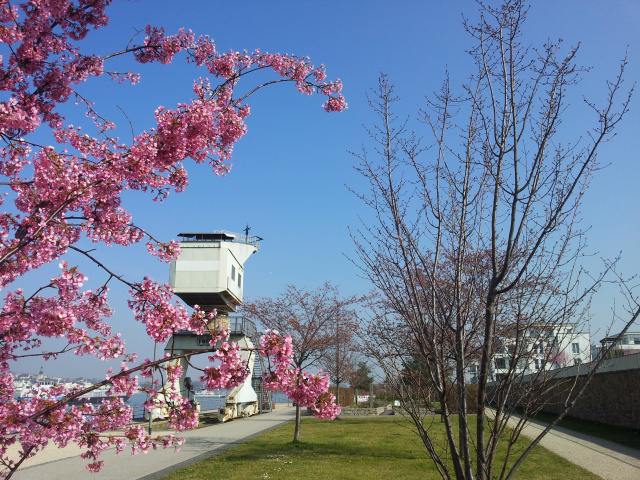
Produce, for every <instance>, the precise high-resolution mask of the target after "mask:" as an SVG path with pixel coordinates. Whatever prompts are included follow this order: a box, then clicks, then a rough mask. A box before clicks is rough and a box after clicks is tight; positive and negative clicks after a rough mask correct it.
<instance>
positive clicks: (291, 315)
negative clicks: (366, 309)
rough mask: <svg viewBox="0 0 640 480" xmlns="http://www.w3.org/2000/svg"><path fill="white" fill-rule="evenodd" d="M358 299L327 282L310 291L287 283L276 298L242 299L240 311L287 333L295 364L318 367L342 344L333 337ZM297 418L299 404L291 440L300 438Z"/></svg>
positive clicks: (295, 365) (349, 317)
mask: <svg viewBox="0 0 640 480" xmlns="http://www.w3.org/2000/svg"><path fill="white" fill-rule="evenodd" d="M360 301H362V299H361V298H359V297H357V296H350V297H346V298H343V297H341V296H340V292H339V290H338V288H337V287H335V286H333V285H331V284H330V283H328V282H327V283H325V284H324V285H323V286H322V287H319V288H317V289H316V290H313V291H307V290H305V289H304V288H298V287H296V286H294V285H289V286H287V288H286V290H285V292H284V293H283V294H282V295H280V296H279V297H277V298H274V299H272V298H260V299H257V300H255V301H250V302H245V304H244V306H243V307H242V309H243V310H242V311H243V314H244V316H245V317H247V318H249V319H251V320H253V321H254V322H256V323H258V324H259V325H261V326H262V327H263V328H265V329H267V328H268V329H271V330H278V331H279V332H280V333H281V334H283V335H290V336H291V341H292V346H293V349H294V357H293V363H294V367H296V368H298V369H300V370H301V371H302V370H304V369H308V368H309V367H312V366H317V365H318V364H319V362H320V361H321V360H322V359H324V358H326V357H325V355H327V354H328V352H329V351H333V350H335V348H336V345H337V343H341V340H336V339H337V336H336V334H337V332H339V331H340V332H341V331H342V326H343V325H345V324H346V323H350V322H352V321H353V319H354V318H355V313H354V312H353V310H352V307H353V306H354V305H356V304H357V303H359V302H360ZM336 325H338V326H339V327H336ZM337 373H338V374H339V375H338V376H336V377H334V376H333V371H329V374H330V376H331V378H332V380H333V381H334V382H339V381H340V378H341V377H340V373H341V372H337ZM343 381H344V380H343ZM300 419H301V411H300V406H299V405H296V426H295V432H294V438H293V439H294V441H299V440H300Z"/></svg>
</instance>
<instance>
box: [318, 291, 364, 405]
mask: <svg viewBox="0 0 640 480" xmlns="http://www.w3.org/2000/svg"><path fill="white" fill-rule="evenodd" d="M360 300H362V299H360ZM358 329H359V323H358V321H357V317H356V315H355V312H350V314H349V315H343V316H340V317H336V318H334V319H333V321H332V322H331V324H330V325H329V331H330V332H331V336H332V341H331V345H330V346H329V348H327V349H326V350H325V351H324V352H323V353H322V355H321V357H320V362H319V364H320V366H321V367H322V369H323V370H324V371H325V372H327V373H328V374H329V376H330V377H331V380H332V381H333V384H334V385H335V386H336V398H337V400H336V402H337V403H338V404H340V385H341V384H343V383H346V382H349V380H350V379H351V378H353V375H354V373H355V371H356V364H357V362H358V352H357V345H356V335H357V332H358Z"/></svg>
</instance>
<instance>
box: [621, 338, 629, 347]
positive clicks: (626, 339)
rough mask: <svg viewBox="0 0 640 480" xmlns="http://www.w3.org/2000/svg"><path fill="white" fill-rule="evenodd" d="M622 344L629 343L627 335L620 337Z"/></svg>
mask: <svg viewBox="0 0 640 480" xmlns="http://www.w3.org/2000/svg"><path fill="white" fill-rule="evenodd" d="M622 345H629V338H628V337H622Z"/></svg>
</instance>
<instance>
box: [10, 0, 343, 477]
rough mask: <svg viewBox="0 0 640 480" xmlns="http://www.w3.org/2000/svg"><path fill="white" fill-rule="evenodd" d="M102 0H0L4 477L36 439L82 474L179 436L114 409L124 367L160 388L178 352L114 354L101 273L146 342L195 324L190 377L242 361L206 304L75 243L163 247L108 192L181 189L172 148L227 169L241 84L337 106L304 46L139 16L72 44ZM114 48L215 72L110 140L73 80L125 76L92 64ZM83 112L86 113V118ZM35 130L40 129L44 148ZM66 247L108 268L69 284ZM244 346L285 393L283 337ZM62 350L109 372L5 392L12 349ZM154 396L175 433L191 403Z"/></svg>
mask: <svg viewBox="0 0 640 480" xmlns="http://www.w3.org/2000/svg"><path fill="white" fill-rule="evenodd" d="M110 3H111V0H74V1H71V0H30V1H28V2H24V3H20V4H18V3H17V2H15V4H14V2H8V1H4V2H1V3H0V22H2V27H1V28H0V42H1V46H0V49H1V51H0V54H1V57H0V90H1V92H2V93H1V94H0V142H1V145H0V175H2V176H3V177H4V179H3V180H2V187H3V192H2V196H1V197H0V204H3V205H5V209H4V211H2V212H0V231H1V235H2V236H1V239H0V288H2V289H4V298H3V305H2V312H1V313H0V371H2V373H3V375H2V376H0V464H1V465H2V468H3V471H2V472H0V474H1V475H4V476H6V477H11V476H12V474H13V473H14V472H15V471H16V469H18V468H19V467H20V465H21V464H22V462H23V461H24V460H25V459H26V458H28V457H30V456H33V455H34V454H36V453H37V452H38V451H39V450H41V449H42V448H43V447H44V446H45V445H47V444H48V443H49V442H53V443H55V444H56V445H57V446H59V447H64V446H66V445H67V444H69V443H76V444H78V445H80V446H81V447H84V448H85V449H86V451H85V452H84V453H83V457H84V458H85V459H88V460H89V464H88V469H89V470H91V471H98V470H100V469H101V468H102V466H103V465H102V462H101V461H100V460H99V455H100V452H101V451H102V450H104V449H106V448H109V447H111V446H113V445H115V447H116V448H117V450H118V451H122V450H123V449H124V448H125V446H126V444H127V442H129V443H130V445H131V448H132V451H133V453H136V452H137V451H146V450H147V449H149V448H157V447H159V446H160V447H165V448H166V447H169V446H176V445H178V444H179V443H180V440H179V439H177V438H175V437H173V436H172V435H168V436H166V437H164V438H162V439H151V438H149V436H147V435H146V434H145V431H144V429H143V428H141V427H140V426H136V425H132V424H131V417H132V412H131V409H130V407H128V406H125V405H124V404H123V402H122V400H121V399H119V398H118V397H117V395H119V394H132V393H134V392H135V391H137V388H138V385H137V377H136V375H135V374H137V373H140V374H142V375H143V376H151V374H152V371H153V370H154V369H162V370H163V375H164V376H165V377H166V380H167V381H166V384H171V383H172V380H174V379H175V378H177V377H179V376H180V374H181V372H180V368H179V367H175V365H174V364H172V363H170V362H169V361H170V360H173V359H175V358H177V357H178V355H173V356H168V357H165V358H162V359H160V360H156V361H150V360H145V361H144V362H142V363H139V364H138V363H136V355H135V353H125V348H124V342H123V341H122V339H121V337H120V335H119V334H118V333H116V332H114V331H112V328H111V327H110V326H109V324H108V323H107V322H106V319H108V318H109V317H110V316H111V315H112V314H113V311H112V309H111V308H110V306H109V304H108V299H107V294H108V290H109V287H108V283H109V282H114V281H115V282H122V283H124V284H125V285H126V286H127V287H128V289H129V291H130V295H131V298H130V300H129V306H130V307H131V309H132V311H133V313H134V316H135V319H136V320H137V321H140V322H142V323H143V324H144V325H145V327H146V331H147V333H148V335H149V336H150V337H151V338H152V339H153V340H154V341H156V342H164V341H166V340H167V339H168V338H169V337H170V336H171V335H172V334H173V333H174V332H175V331H177V330H181V329H188V330H191V331H193V332H195V333H198V334H209V335H211V351H210V354H211V356H210V359H211V360H212V362H214V363H212V365H211V366H210V367H208V368H207V369H206V372H205V375H204V376H203V378H202V379H203V380H204V381H206V383H207V387H208V388H229V387H232V386H234V385H237V384H239V383H241V382H243V381H244V379H245V377H246V375H247V369H246V366H245V365H244V364H243V363H242V360H241V357H240V355H239V353H238V349H239V347H238V346H237V345H235V344H234V343H228V342H227V341H226V340H227V336H228V332H226V331H222V332H217V331H211V332H210V331H209V330H207V328H206V325H207V322H208V320H210V317H211V316H212V315H213V312H212V313H208V314H205V313H204V312H202V311H200V310H199V309H197V308H196V309H195V311H194V312H193V313H190V312H189V311H187V309H186V308H185V307H184V306H182V305H181V304H179V303H178V302H176V301H174V299H173V296H172V292H171V289H170V287H169V286H167V285H162V284H160V283H158V282H156V281H154V280H152V279H150V278H144V279H142V280H138V281H135V280H130V279H127V278H125V277H124V276H123V275H121V274H120V273H119V272H118V270H117V266H111V265H104V264H103V263H101V262H100V261H99V260H98V259H97V258H96V257H95V255H94V253H93V250H92V249H90V248H87V247H86V245H88V244H91V243H99V244H103V245H107V246H111V245H121V246H130V245H133V244H135V243H138V242H143V241H144V242H145V243H146V245H147V248H148V250H149V253H150V254H151V255H154V256H156V257H157V258H158V259H160V260H161V261H166V262H168V261H170V260H171V259H172V258H176V257H177V255H178V253H179V245H178V243H176V242H174V241H170V242H162V241H159V240H157V239H155V238H154V237H153V236H152V235H151V234H150V233H148V232H146V231H144V230H143V229H141V228H140V227H138V226H137V225H136V224H135V223H134V220H133V218H132V215H131V214H130V213H129V212H127V211H126V210H125V208H124V207H123V202H122V194H123V193H124V192H126V191H127V190H137V191H141V192H145V193H147V194H149V195H150V196H151V197H152V198H153V200H155V201H162V200H163V199H165V198H166V197H167V195H168V194H169V193H170V192H171V191H172V190H173V191H175V192H181V191H182V190H184V188H185V187H186V186H187V181H188V177H187V170H186V169H185V166H184V162H185V161H187V160H188V159H191V160H193V161H194V162H195V163H203V162H208V163H209V164H210V165H211V168H212V170H213V172H214V173H215V174H224V173H227V172H228V171H229V169H230V164H229V163H228V161H229V159H230V158H231V154H232V150H233V146H234V144H235V143H236V142H237V141H238V140H239V139H240V138H241V137H242V136H243V135H244V134H245V133H246V125H245V120H246V118H247V116H248V115H249V114H250V109H249V105H248V104H247V103H246V99H247V97H248V96H249V95H250V93H253V92H255V91H256V90H258V89H260V88H262V87H264V86H266V85H269V84H273V83H278V82H292V83H293V84H294V85H295V87H296V88H297V90H298V91H300V92H301V93H303V94H306V95H310V94H313V93H319V94H321V95H324V96H325V97H326V102H325V103H324V109H325V110H326V111H328V112H332V111H341V110H343V109H344V108H346V103H345V101H344V98H343V97H342V95H341V94H340V91H341V88H342V86H341V83H340V81H326V80H325V70H324V67H319V68H317V67H314V66H313V65H312V64H311V63H309V60H308V59H307V58H302V57H296V56H292V55H280V54H272V53H262V52H260V51H254V52H246V51H245V52H240V53H238V52H227V53H221V52H218V51H217V50H216V46H215V44H214V42H213V40H212V39H211V38H209V37H208V36H196V35H195V34H194V33H192V32H191V31H188V30H180V31H179V32H177V33H176V34H173V35H168V34H166V33H165V31H164V29H163V28H158V27H153V26H147V27H146V36H145V37H144V39H143V40H142V41H141V42H140V43H138V44H134V43H129V45H128V46H127V47H126V48H124V49H122V50H120V51H118V52H117V53H114V54H112V55H106V56H98V55H95V54H92V53H90V52H85V51H84V50H82V48H81V46H80V45H81V44H82V42H81V41H82V40H83V39H85V37H87V35H88V34H89V33H90V32H91V31H92V30H94V29H98V28H103V27H105V26H106V25H107V23H108V16H107V12H106V9H107V7H108V6H109V4H110ZM123 55H129V56H132V57H133V59H134V60H135V61H136V62H139V63H141V64H144V63H160V64H163V65H166V64H169V63H172V62H173V61H174V60H177V59H179V58H183V59H185V60H186V62H187V63H190V64H193V65H195V66H197V67H201V68H202V69H203V72H205V75H209V76H211V77H213V78H215V79H216V80H217V82H218V84H217V85H216V84H213V83H211V82H210V81H209V80H207V79H205V78H202V79H198V80H196V81H195V82H194V86H193V98H192V99H190V100H189V101H188V102H184V103H180V104H178V105H176V106H175V107H173V108H166V107H162V106H160V107H158V109H157V110H156V112H155V125H153V126H152V127H151V128H149V129H148V130H145V131H142V132H140V133H137V134H134V135H133V138H132V139H131V140H130V141H128V142H127V141H124V140H122V139H121V138H119V137H117V136H115V130H116V126H115V124H114V123H112V122H111V121H109V120H108V119H106V118H104V117H103V116H102V115H101V114H100V113H99V112H98V111H96V109H95V108H94V104H93V103H92V100H91V99H89V98H85V97H84V96H82V95H81V94H80V93H79V92H78V90H77V86H79V85H81V84H83V83H84V82H90V81H91V80H92V79H93V78H94V77H103V76H108V77H111V78H112V79H113V80H115V81H117V82H120V83H122V82H130V83H132V84H136V83H137V82H138V79H139V75H138V74H136V73H133V72H114V71H109V70H108V69H107V67H108V63H109V61H110V60H111V59H112V58H114V57H117V56H123ZM261 70H270V71H271V72H272V73H273V75H274V78H273V79H272V80H270V81H268V82H266V83H263V84H259V85H254V86H253V87H252V88H251V89H249V90H248V91H249V92H250V93H247V94H242V95H236V87H237V85H238V84H239V82H240V80H241V78H242V77H245V76H247V75H249V74H251V73H254V72H257V71H261ZM78 111H79V112H78ZM70 112H71V113H70ZM73 112H75V113H81V114H82V115H81V118H82V120H77V121H78V124H77V125H73V124H71V123H70V122H71V119H70V118H68V117H69V116H70V115H72V114H73ZM85 115H86V117H88V119H89V120H90V121H89V124H88V126H87V125H86V123H87V120H85V119H84V116H85ZM82 123H84V124H85V125H80V124H82ZM83 126H84V127H85V129H84V130H83V128H82V127H83ZM43 138H51V140H50V142H51V143H52V145H50V144H46V143H45V142H44V141H42V139H43ZM46 142H49V140H47V141H46ZM70 251H74V252H76V253H78V254H80V255H81V256H82V258H86V260H87V262H88V263H89V264H94V265H97V266H98V267H99V268H101V269H103V270H104V272H106V274H107V276H108V278H109V280H108V281H107V282H106V283H104V284H103V285H102V286H100V287H99V288H95V289H92V290H85V289H83V283H84V282H85V281H86V278H85V276H84V275H83V274H82V273H81V271H80V270H79V266H71V265H70V264H69V263H68V260H66V259H65V258H64V257H65V255H66V254H67V253H68V252H70ZM52 262H56V263H58V264H59V266H60V273H59V275H57V276H56V277H55V278H53V279H51V280H49V281H45V282H43V284H42V285H41V286H40V288H37V289H36V290H35V291H31V292H27V291H24V290H23V289H21V288H17V287H15V286H14V287H13V288H12V284H14V285H15V282H16V281H18V280H19V279H20V278H21V277H22V276H23V275H25V274H26V273H28V272H33V271H35V270H38V269H39V268H41V267H44V266H46V265H48V264H50V263H52ZM46 338H62V339H64V340H66V342H67V343H68V346H67V347H66V348H64V349H62V350H61V351H55V352H53V351H47V350H46V348H45V346H46V344H43V339H46ZM258 350H260V353H261V354H263V355H267V356H271V357H272V360H271V364H273V365H275V366H276V367H275V368H274V369H273V370H272V371H271V372H269V373H268V381H269V384H270V385H271V386H272V388H281V389H283V390H285V391H287V392H289V391H291V389H292V388H293V387H292V385H291V376H290V374H289V366H290V364H291V356H292V352H291V348H290V340H289V339H288V337H283V336H281V335H278V334H277V333H276V332H268V333H267V334H266V335H265V337H264V338H263V340H262V342H261V344H260V347H259V349H258ZM64 352H73V353H75V354H76V355H94V356H97V357H99V358H101V359H115V358H121V359H122V364H121V371H120V372H117V373H114V372H109V373H108V376H107V379H106V380H105V381H103V382H101V383H98V384H96V385H93V386H91V387H88V388H85V389H77V388H75V389H69V388H66V387H64V386H57V387H55V388H53V389H51V390H50V391H49V394H50V395H48V396H44V397H38V398H35V397H34V398H33V399H31V400H29V401H24V400H19V399H17V398H14V396H13V395H14V393H15V392H14V387H13V383H12V376H11V374H9V369H10V365H11V362H12V361H15V360H18V359H20V358H21V357H23V356H27V355H30V356H33V355H42V357H43V358H44V359H45V360H46V359H50V358H55V357H57V356H58V355H60V354H62V353H64ZM199 353H202V352H199ZM305 379H306V380H305V382H304V383H303V384H302V385H300V384H299V383H297V384H296V386H295V395H296V401H298V402H300V403H302V404H307V405H309V406H312V407H313V408H314V411H315V412H316V414H317V415H319V416H324V417H332V416H334V415H335V414H336V412H335V407H334V406H333V405H332V399H331V397H330V396H329V395H328V394H327V393H326V392H327V387H328V382H327V381H326V380H325V379H323V378H319V377H315V376H313V375H309V376H306V377H305ZM102 385H110V388H111V392H112V394H113V397H112V398H110V399H109V400H108V401H105V402H104V403H103V404H102V405H99V406H93V405H89V404H85V405H81V406H71V401H72V400H73V399H75V398H77V397H79V396H80V395H82V394H84V393H86V392H88V391H90V390H92V389H95V388H98V387H99V386H102ZM160 390H161V389H159V388H155V386H152V387H151V388H150V389H149V396H150V399H149V402H148V404H147V406H148V407H149V408H151V406H152V405H153V402H154V399H156V397H157V395H158V394H159V393H160ZM162 393H164V396H163V397H162V398H164V400H163V402H165V403H166V407H167V408H168V410H169V417H170V424H171V426H172V427H174V428H175V429H177V430H178V431H180V430H183V429H187V428H193V427H194V426H195V425H197V422H198V416H197V412H196V411H194V410H192V409H191V406H190V405H189V403H188V402H187V401H186V400H185V399H181V398H180V397H179V396H177V395H176V394H172V393H171V392H162ZM291 393H293V392H291ZM60 397H61V399H59V400H56V398H60ZM156 400H157V399H156ZM114 429H122V430H123V431H124V437H122V436H120V437H115V436H113V435H110V434H109V432H111V431H113V430H114ZM16 434H17V435H16ZM16 442H19V443H20V445H21V447H20V453H19V455H18V457H16V458H12V457H10V455H8V453H7V448H8V447H9V446H10V445H12V444H14V443H16Z"/></svg>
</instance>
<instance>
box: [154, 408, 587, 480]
mask: <svg viewBox="0 0 640 480" xmlns="http://www.w3.org/2000/svg"><path fill="white" fill-rule="evenodd" d="M213 428H215V427H213ZM293 428H294V426H293V423H288V424H286V425H283V426H282V427H279V428H276V429H274V430H271V431H269V432H267V433H265V434H262V435H260V436H258V437H255V438H253V439H251V440H248V441H247V442H244V443H242V444H240V445H236V446H234V447H232V448H230V449H228V450H225V451H223V452H220V453H217V454H215V455H213V456H212V457H210V458H209V459H206V460H203V461H201V462H198V463H195V464H193V465H191V466H189V467H186V468H183V469H180V470H177V471H176V472H174V473H172V474H171V475H168V476H166V477H164V480H195V479H224V480H249V479H282V480H285V479H286V480H296V479H305V480H337V479H345V480H349V479H353V480H356V479H358V480H362V479H370V478H371V479H374V478H375V479H381V480H396V479H398V480H399V479H404V480H410V479H439V478H440V475H439V474H438V472H437V470H436V468H435V466H434V464H433V462H432V461H431V460H430V458H429V457H428V456H427V454H426V450H425V449H424V446H423V444H422V442H421V441H420V439H419V438H418V436H417V435H415V434H414V433H413V432H412V431H411V424H410V423H409V422H408V421H406V420H404V419H402V418H401V417H382V418H343V419H338V420H334V421H332V422H329V421H326V420H317V419H313V418H305V419H303V424H302V430H301V440H302V441H301V442H299V443H293V442H292V441H291V439H292V438H293ZM434 428H435V429H437V430H440V424H438V423H435V424H434ZM523 445H524V443H523ZM520 448H522V446H520ZM502 455H504V452H502ZM517 478H521V479H540V480H544V479H558V478H561V479H562V480H571V479H576V480H577V479H580V480H582V479H597V478H599V477H597V476H595V475H593V474H591V473H589V472H588V471H586V470H584V469H582V468H580V467H578V466H576V465H573V464H571V463H569V462H568V461H566V460H564V459H563V458H561V457H558V456H556V455H554V454H552V453H551V452H549V451H548V450H546V449H544V448H542V447H536V449H535V450H534V451H533V452H532V453H531V455H529V457H528V459H527V460H526V461H525V463H524V465H523V466H522V467H521V469H520V470H519V474H518V476H517Z"/></svg>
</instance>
